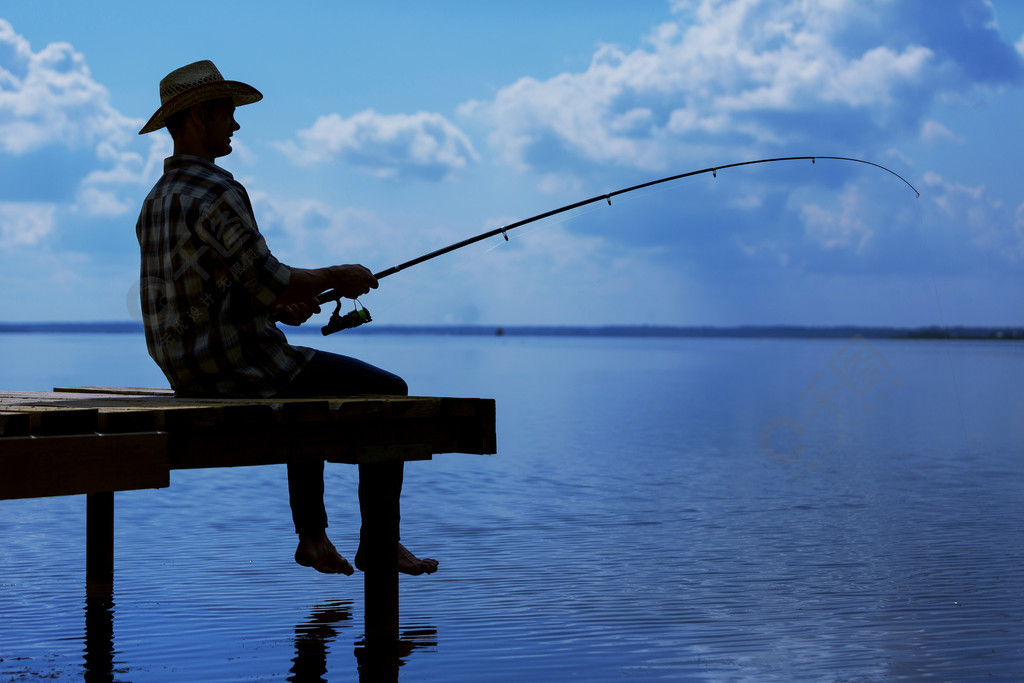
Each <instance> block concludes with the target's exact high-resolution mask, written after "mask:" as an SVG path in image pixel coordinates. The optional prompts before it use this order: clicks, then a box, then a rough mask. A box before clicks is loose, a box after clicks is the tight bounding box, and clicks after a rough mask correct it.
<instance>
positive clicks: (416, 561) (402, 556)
mask: <svg viewBox="0 0 1024 683" xmlns="http://www.w3.org/2000/svg"><path fill="white" fill-rule="evenodd" d="M437 564H438V562H437V560H435V559H433V558H430V557H425V558H423V559H422V560H421V559H420V558H418V557H416V556H415V555H413V554H412V553H411V552H409V550H408V549H407V548H406V547H405V546H404V545H402V544H401V543H399V544H398V571H400V572H402V573H403V574H409V575H410V576H419V575H420V574H433V573H434V572H436V571H437ZM356 569H358V570H359V571H366V564H365V563H364V562H363V551H362V549H360V550H357V551H356Z"/></svg>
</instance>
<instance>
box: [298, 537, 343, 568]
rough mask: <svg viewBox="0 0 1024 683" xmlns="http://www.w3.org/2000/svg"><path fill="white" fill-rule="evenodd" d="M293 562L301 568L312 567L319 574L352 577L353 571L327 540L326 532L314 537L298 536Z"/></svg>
mask: <svg viewBox="0 0 1024 683" xmlns="http://www.w3.org/2000/svg"><path fill="white" fill-rule="evenodd" d="M295 561H296V562H298V563H299V564H301V565H302V566H303V567H312V568H313V569H315V570H317V571H318V572H320V573H321V574H344V575H346V576H352V574H354V573H355V570H354V569H352V565H350V564H349V563H348V560H346V559H345V558H344V557H342V556H341V554H340V553H339V552H338V549H337V548H335V547H334V544H333V543H331V540H330V539H329V538H327V533H326V532H321V533H320V534H319V535H316V536H305V535H301V534H300V535H299V547H298V548H296V549H295Z"/></svg>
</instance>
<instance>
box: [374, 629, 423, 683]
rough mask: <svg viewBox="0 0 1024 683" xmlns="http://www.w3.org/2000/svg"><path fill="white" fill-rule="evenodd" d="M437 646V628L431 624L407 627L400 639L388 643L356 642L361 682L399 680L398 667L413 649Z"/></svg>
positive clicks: (399, 636)
mask: <svg viewBox="0 0 1024 683" xmlns="http://www.w3.org/2000/svg"><path fill="white" fill-rule="evenodd" d="M431 647H437V629H435V628H431V627H429V626H427V627H423V628H416V629H407V630H405V631H402V632H401V633H399V634H398V641H397V642H395V643H390V644H387V645H379V644H377V645H372V646H370V645H366V643H365V642H362V641H361V642H359V643H356V652H355V654H356V662H357V663H358V664H357V668H358V670H359V680H360V682H361V683H371V682H372V683H377V682H378V681H396V682H397V681H398V669H399V668H401V666H402V665H403V664H405V658H406V657H408V656H409V655H410V654H411V653H412V651H413V650H418V649H420V648H431Z"/></svg>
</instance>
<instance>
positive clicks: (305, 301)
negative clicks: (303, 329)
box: [271, 264, 377, 325]
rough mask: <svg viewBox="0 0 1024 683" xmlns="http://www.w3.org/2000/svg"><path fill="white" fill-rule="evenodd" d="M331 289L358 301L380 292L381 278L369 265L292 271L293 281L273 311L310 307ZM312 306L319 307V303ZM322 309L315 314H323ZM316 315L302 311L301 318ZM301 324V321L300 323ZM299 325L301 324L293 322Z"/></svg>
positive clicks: (272, 307) (274, 304)
mask: <svg viewBox="0 0 1024 683" xmlns="http://www.w3.org/2000/svg"><path fill="white" fill-rule="evenodd" d="M329 289H335V290H337V291H338V292H339V293H340V294H341V295H342V296H343V297H346V298H348V299H355V298H356V297H358V296H362V295H363V294H366V293H367V292H369V291H370V290H371V289H377V278H375V277H374V276H373V272H372V271H371V270H370V269H369V268H367V267H366V266H359V265H352V264H348V265H342V266H330V267H328V268H314V269H313V270H308V269H306V268H292V269H291V280H290V282H289V283H288V286H287V287H285V289H284V291H283V292H281V294H279V295H278V297H277V301H275V302H274V303H273V305H272V306H271V309H272V310H273V311H275V312H276V311H281V310H283V309H286V308H289V307H291V306H294V305H297V304H301V305H309V301H310V299H311V298H314V299H315V297H316V296H317V295H318V294H320V293H322V292H326V291H327V290H329ZM312 305H316V304H315V302H314V303H313V304H312ZM319 310H320V309H319V308H317V309H316V311H314V312H319ZM310 315H312V313H305V312H304V311H302V312H300V315H299V316H298V317H301V319H302V320H303V321H304V320H307V319H309V316H310ZM300 322H301V321H300ZM289 324H296V325H297V324H299V323H289Z"/></svg>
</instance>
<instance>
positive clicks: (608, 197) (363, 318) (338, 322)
mask: <svg viewBox="0 0 1024 683" xmlns="http://www.w3.org/2000/svg"><path fill="white" fill-rule="evenodd" d="M818 159H831V160H834V161H852V162H855V163H858V164H867V165H868V166H874V167H875V168H879V169H881V170H883V171H885V172H887V173H891V174H892V175H894V176H896V177H897V178H899V179H900V180H902V181H903V182H904V183H906V185H907V187H909V188H910V189H911V190H913V191H914V194H915V195H916V196H917V197H920V196H921V193H920V192H918V191H917V188H916V187H914V186H913V185H911V184H910V182H909V181H908V180H907V179H906V178H904V177H903V176H901V175H900V174H899V173H896V172H895V171H893V170H892V169H889V168H886V167H885V166H882V165H881V164H876V163H875V162H873V161H865V160H864V159H855V158H853V157H837V156H802V157H776V158H773V159H754V160H752V161H738V162H736V163H732V164H724V165H722V166H710V167H708V168H702V169H700V170H699V171H687V172H686V173H679V174H676V175H671V176H667V177H665V178H658V179H657V180H651V181H648V182H646V183H640V184H639V185H633V186H632V187H626V188H623V189H621V190H615V191H614V192H608V193H605V194H599V195H597V196H594V197H591V198H590V199H584V200H583V201H579V202H574V203H572V204H567V205H565V206H561V207H559V208H557V209H552V210H550V211H545V212H544V213H539V214H537V215H536V216H530V217H529V218H524V219H523V220H521V221H516V222H515V223H510V224H508V225H503V226H502V227H500V228H495V229H494V230H488V231H487V232H483V233H480V234H479V235H475V236H473V237H469V238H467V239H464V240H462V241H460V242H455V243H454V244H449V245H448V246H447V247H442V248H441V249H437V250H435V251H432V252H430V253H429V254H424V255H423V256H418V257H417V258H414V259H412V260H411V261H406V262H405V263H400V264H399V265H397V266H392V267H390V268H388V269H386V270H382V271H380V272H379V273H374V277H376V278H377V279H378V280H380V279H381V278H385V277H388V276H389V275H394V274H395V273H398V272H400V271H403V270H405V269H406V268H411V267H413V266H415V265H419V264H420V263H423V262H425V261H429V260H431V259H434V258H437V257H438V256H443V255H444V254H448V253H450V252H453V251H455V250H456V249H462V248H463V247H468V246H469V245H471V244H475V243H477V242H479V241H481V240H485V239H488V238H490V237H496V236H497V235H501V236H502V237H504V238H505V241H506V242H507V241H508V231H509V230H514V229H515V228H519V227H522V226H524V225H527V224H529V223H534V222H536V221H539V220H543V219H545V218H550V217H551V216H556V215H558V214H560V213H564V212H566V211H572V210H573V209H578V208H580V207H583V206H587V205H588V204H593V203H595V202H600V201H602V200H604V201H607V202H608V205H609V206H611V203H612V197H617V196H619V195H623V194H626V193H627V192H634V191H636V190H642V189H644V188H645V187H653V186H654V185H660V184H662V183H668V182H672V181H673V180H681V179H683V178H689V177H691V176H697V175H702V174H704V173H710V174H712V175H713V176H714V177H716V178H717V177H718V172H719V171H722V170H725V169H727V168H737V167H739V166H753V165H754V164H769V163H774V162H779V161H810V162H811V163H812V164H813V163H815V162H816V161H817V160H818ZM343 298H346V297H345V296H344V295H343V294H341V293H339V292H338V291H337V290H334V289H332V290H330V291H327V292H324V293H322V294H320V295H319V296H317V298H316V300H317V303H320V304H325V303H327V302H329V301H336V302H337V303H338V305H337V307H336V308H335V309H334V313H333V314H331V319H330V321H329V322H328V323H327V325H325V326H324V327H323V328H322V329H321V330H320V331H321V332H322V333H323V334H324V335H325V336H326V335H328V334H334V333H335V332H340V331H341V330H347V329H349V328H352V327H358V326H359V325H362V324H363V323H368V322H370V321H371V320H372V318H371V317H370V312H369V311H367V310H366V309H365V308H358V307H357V308H356V310H354V311H351V312H349V313H347V314H345V315H339V311H340V310H341V300H342V299H343Z"/></svg>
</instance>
